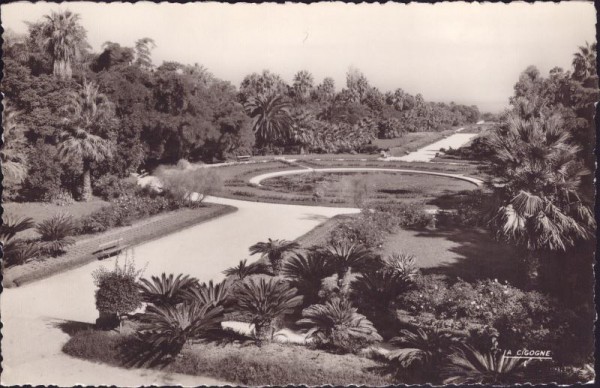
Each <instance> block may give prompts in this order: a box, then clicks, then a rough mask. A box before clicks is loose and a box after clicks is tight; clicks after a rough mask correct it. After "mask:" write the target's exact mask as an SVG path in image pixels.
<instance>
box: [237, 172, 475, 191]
mask: <svg viewBox="0 0 600 388" xmlns="http://www.w3.org/2000/svg"><path fill="white" fill-rule="evenodd" d="M361 171H383V172H400V173H407V174H421V175H433V176H443V177H447V178H454V179H458V180H462V181H467V182H470V183H473V184H474V185H476V186H481V185H482V184H483V181H482V180H481V179H477V178H472V177H468V176H465V175H460V174H448V173H444V172H435V171H423V170H409V169H400V168H386V167H334V168H309V167H306V168H304V169H299V170H285V171H275V172H268V173H265V174H261V175H256V176H254V177H252V178H250V180H249V181H248V182H250V183H251V184H253V185H256V186H262V184H261V182H262V181H264V180H265V179H270V178H275V177H279V176H285V175H295V174H306V173H309V172H361Z"/></svg>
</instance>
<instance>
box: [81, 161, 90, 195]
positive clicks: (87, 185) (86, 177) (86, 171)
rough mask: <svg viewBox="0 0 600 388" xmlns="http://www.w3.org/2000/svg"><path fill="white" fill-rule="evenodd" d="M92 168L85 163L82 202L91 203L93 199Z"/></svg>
mask: <svg viewBox="0 0 600 388" xmlns="http://www.w3.org/2000/svg"><path fill="white" fill-rule="evenodd" d="M91 172H92V171H91V169H90V166H89V164H88V163H87V162H84V163H83V174H82V178H81V179H82V186H81V200H82V201H85V202H87V201H89V200H90V199H91V198H92V174H91Z"/></svg>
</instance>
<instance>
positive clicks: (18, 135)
mask: <svg viewBox="0 0 600 388" xmlns="http://www.w3.org/2000/svg"><path fill="white" fill-rule="evenodd" d="M18 116H19V112H17V111H15V110H14V109H12V108H11V107H10V106H8V104H7V103H6V102H5V109H4V111H3V112H2V127H3V128H4V133H3V137H4V139H3V144H2V148H1V149H0V158H1V159H2V174H3V175H4V176H5V177H6V178H8V179H10V180H13V181H15V182H17V183H20V182H22V181H23V179H25V176H26V175H27V160H26V158H25V156H24V152H23V150H24V148H25V145H26V140H25V136H24V132H25V130H26V128H25V126H23V125H22V124H21V123H19V121H18ZM5 184H6V181H5Z"/></svg>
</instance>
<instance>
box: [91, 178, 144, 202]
mask: <svg viewBox="0 0 600 388" xmlns="http://www.w3.org/2000/svg"><path fill="white" fill-rule="evenodd" d="M137 187H138V186H137V182H136V181H135V178H133V179H132V178H126V179H122V178H119V177H117V176H116V175H112V174H106V175H103V176H101V177H100V178H98V179H96V180H95V181H94V195H96V196H98V197H100V198H102V199H104V200H107V201H109V200H111V199H115V198H119V197H122V196H125V195H131V194H133V193H135V192H136V190H137Z"/></svg>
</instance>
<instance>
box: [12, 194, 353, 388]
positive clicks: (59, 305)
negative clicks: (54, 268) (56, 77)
mask: <svg viewBox="0 0 600 388" xmlns="http://www.w3.org/2000/svg"><path fill="white" fill-rule="evenodd" d="M207 201H209V202H214V203H221V204H226V205H231V206H235V207H237V208H238V211H237V212H235V213H231V214H228V215H225V216H222V217H220V218H217V219H214V220H212V221H210V222H207V223H204V224H200V225H196V226H193V227H190V228H188V229H185V230H183V231H181V232H178V233H175V234H171V235H168V236H165V237H162V238H160V239H157V240H154V241H151V242H149V243H146V244H143V245H139V246H137V247H136V248H135V249H134V256H135V261H136V266H137V267H138V268H142V267H144V266H147V267H146V270H145V272H144V276H151V275H159V274H160V273H162V272H167V273H187V274H190V275H192V276H194V277H196V278H198V279H199V280H200V281H208V280H210V279H213V280H216V281H219V280H221V279H222V278H223V274H222V272H221V271H223V270H224V269H226V268H228V267H230V266H234V265H236V264H238V263H239V261H240V260H242V259H244V258H247V257H248V247H249V246H250V245H252V244H254V243H256V242H257V241H263V240H266V239H267V238H268V237H270V238H278V239H288V240H293V239H295V238H297V237H299V236H301V235H303V234H304V233H306V232H308V231H310V230H311V229H313V228H314V227H316V226H317V225H319V224H320V223H322V222H323V221H325V220H327V219H328V218H330V217H332V216H334V215H337V214H342V213H346V214H347V213H356V212H358V209H351V208H334V207H318V206H310V207H309V206H302V205H281V204H268V203H257V202H247V201H239V200H232V199H224V198H207ZM251 259H253V260H256V259H258V257H255V256H252V257H251ZM114 261H115V259H114V258H111V259H106V260H103V261H102V262H98V261H94V262H92V263H89V264H86V265H85V266H83V267H80V268H77V269H74V270H71V271H68V272H64V273H61V274H58V275H55V276H52V277H49V278H47V279H44V280H43V281H39V282H34V283H30V284H26V285H24V286H22V287H17V288H12V289H5V290H4V292H3V293H2V296H1V298H2V321H3V324H4V327H3V329H2V334H3V335H4V338H3V339H2V356H3V358H4V361H3V364H2V367H3V368H4V370H3V372H2V376H1V377H0V381H1V383H2V384H3V385H24V384H31V385H58V386H73V385H78V384H81V385H116V386H140V385H184V386H196V385H225V384H227V383H225V382H221V381H217V380H214V379H211V378H206V377H199V376H186V375H177V374H166V373H164V372H158V371H153V370H145V369H123V368H117V367H112V366H108V365H103V364H99V363H94V362H89V361H84V360H79V359H75V358H72V357H69V356H67V355H65V354H64V353H62V351H61V349H62V346H63V345H64V344H65V343H66V342H67V340H68V339H69V335H68V334H67V333H65V332H64V331H63V330H62V329H61V328H60V325H61V324H63V323H65V322H69V321H71V322H83V323H93V322H94V321H95V319H96V318H97V316H98V313H97V311H96V309H95V305H94V292H95V286H94V284H93V280H92V272H93V271H94V270H96V269H97V268H99V267H100V266H106V267H108V268H110V267H112V266H113V265H114Z"/></svg>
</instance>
